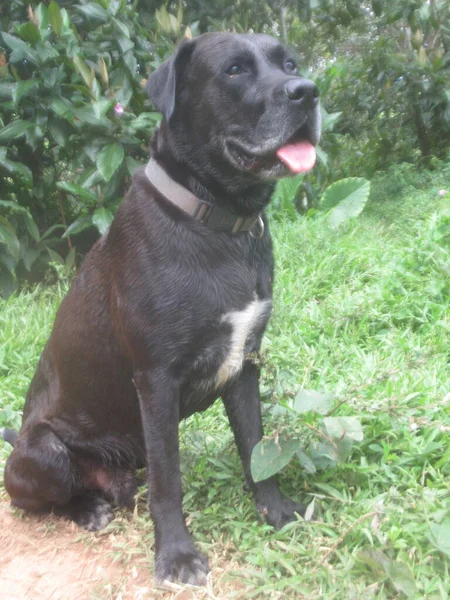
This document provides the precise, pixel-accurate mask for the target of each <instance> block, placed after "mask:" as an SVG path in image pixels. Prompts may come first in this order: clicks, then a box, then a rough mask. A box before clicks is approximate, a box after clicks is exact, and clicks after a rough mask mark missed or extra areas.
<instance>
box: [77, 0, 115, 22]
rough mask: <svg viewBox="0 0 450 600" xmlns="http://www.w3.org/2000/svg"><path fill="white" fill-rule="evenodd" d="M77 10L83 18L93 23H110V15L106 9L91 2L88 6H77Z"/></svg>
mask: <svg viewBox="0 0 450 600" xmlns="http://www.w3.org/2000/svg"><path fill="white" fill-rule="evenodd" d="M75 9H76V10H77V11H78V12H79V13H81V14H82V15H83V16H85V17H86V18H88V19H89V20H92V21H98V22H99V23H106V22H107V21H108V13H107V12H106V10H105V9H104V8H102V7H101V6H100V5H99V4H96V3H95V2H89V3H88V4H83V5H80V4H79V5H77V6H75Z"/></svg>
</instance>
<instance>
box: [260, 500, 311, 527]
mask: <svg viewBox="0 0 450 600" xmlns="http://www.w3.org/2000/svg"><path fill="white" fill-rule="evenodd" d="M257 508H258V511H259V512H260V513H261V514H262V515H263V517H264V518H265V519H266V521H267V522H268V523H269V524H270V525H272V526H273V527H275V529H282V528H283V527H284V526H285V525H287V524H288V523H290V522H291V521H297V515H299V516H300V517H302V518H303V517H304V516H305V511H306V507H305V506H303V504H299V503H298V502H294V501H293V500H291V499H290V498H287V497H286V496H283V495H282V494H281V497H280V498H279V500H277V502H274V503H273V504H271V505H269V506H264V505H258V507H257Z"/></svg>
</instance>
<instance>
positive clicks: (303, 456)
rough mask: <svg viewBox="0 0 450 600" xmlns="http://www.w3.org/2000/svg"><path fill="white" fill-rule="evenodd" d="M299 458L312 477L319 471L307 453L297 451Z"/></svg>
mask: <svg viewBox="0 0 450 600" xmlns="http://www.w3.org/2000/svg"><path fill="white" fill-rule="evenodd" d="M297 458H298V460H299V462H300V464H301V465H302V467H303V468H304V469H305V471H306V472H307V473H309V474H311V475H312V474H313V473H315V472H316V471H317V469H316V467H315V465H314V463H313V461H312V460H311V459H310V458H309V456H308V455H307V454H306V453H305V452H303V450H301V449H299V450H297Z"/></svg>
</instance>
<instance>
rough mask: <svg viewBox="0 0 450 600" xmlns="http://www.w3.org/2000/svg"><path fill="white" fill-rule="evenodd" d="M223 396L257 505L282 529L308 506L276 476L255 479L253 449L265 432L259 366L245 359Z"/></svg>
mask: <svg viewBox="0 0 450 600" xmlns="http://www.w3.org/2000/svg"><path fill="white" fill-rule="evenodd" d="M222 398H223V402H224V405H225V409H226V411H227V414H228V419H229V421H230V424H231V427H232V429H233V433H234V437H235V440H236V444H237V447H238V450H239V455H240V457H241V460H242V463H243V465H244V473H245V478H246V481H247V483H248V485H249V487H250V489H251V490H252V492H253V495H254V497H255V501H256V507H257V509H258V510H259V512H260V513H261V514H262V515H264V517H265V518H266V520H267V521H268V522H269V523H270V524H271V525H273V526H274V527H276V528H277V529H281V527H283V525H285V524H286V523H289V521H293V520H295V518H296V517H295V513H298V514H300V515H301V516H303V515H304V512H305V507H304V506H302V505H301V504H298V503H297V502H293V501H292V500H290V499H289V498H287V497H286V496H284V495H283V494H282V493H281V491H280V489H279V487H278V483H277V481H276V479H275V477H271V478H269V479H266V480H264V481H260V482H258V483H255V482H254V481H253V478H252V474H251V470H250V460H251V455H252V450H253V448H254V447H255V445H256V444H257V443H258V442H259V441H260V440H261V438H262V436H263V428H262V421H261V399H260V394H259V369H258V367H257V366H256V365H254V364H253V363H252V362H246V363H245V364H244V368H243V370H242V372H241V374H240V376H239V377H238V378H237V379H236V380H235V381H234V382H233V383H232V384H231V385H230V386H229V387H228V389H227V391H226V392H225V393H224V394H223V396H222Z"/></svg>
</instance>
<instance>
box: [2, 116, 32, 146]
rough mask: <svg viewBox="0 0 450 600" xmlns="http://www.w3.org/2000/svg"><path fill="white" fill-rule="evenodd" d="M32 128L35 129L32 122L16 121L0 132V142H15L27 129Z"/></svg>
mask: <svg viewBox="0 0 450 600" xmlns="http://www.w3.org/2000/svg"><path fill="white" fill-rule="evenodd" d="M32 127H35V123H33V122H32V121H24V120H22V119H16V120H15V121H13V122H12V123H9V124H8V125H7V126H6V127H3V129H1V130H0V142H9V141H10V140H15V139H16V138H18V137H21V136H22V135H24V134H25V133H26V132H27V131H28V129H31V128H32Z"/></svg>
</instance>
